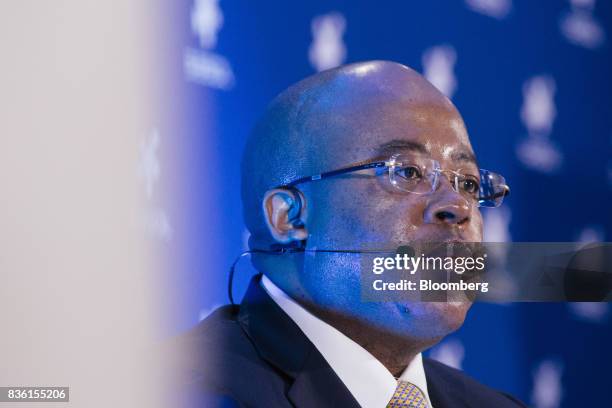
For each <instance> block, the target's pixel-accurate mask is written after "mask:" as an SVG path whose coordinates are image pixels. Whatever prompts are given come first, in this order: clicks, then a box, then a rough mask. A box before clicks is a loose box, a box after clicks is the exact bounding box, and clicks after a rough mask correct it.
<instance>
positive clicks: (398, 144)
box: [379, 140, 430, 154]
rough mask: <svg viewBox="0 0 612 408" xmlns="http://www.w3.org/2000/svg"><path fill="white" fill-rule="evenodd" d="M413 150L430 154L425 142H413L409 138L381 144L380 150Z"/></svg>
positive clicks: (385, 151)
mask: <svg viewBox="0 0 612 408" xmlns="http://www.w3.org/2000/svg"><path fill="white" fill-rule="evenodd" d="M398 149H401V150H413V151H416V152H419V153H423V154H430V153H429V150H428V149H427V148H426V147H425V145H424V144H421V143H418V142H411V141H409V140H391V141H390V142H387V143H383V144H382V145H380V147H379V150H380V151H381V152H383V153H387V152H393V151H395V150H398Z"/></svg>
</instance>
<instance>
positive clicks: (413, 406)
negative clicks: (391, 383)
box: [387, 380, 428, 408]
mask: <svg viewBox="0 0 612 408" xmlns="http://www.w3.org/2000/svg"><path fill="white" fill-rule="evenodd" d="M427 407H428V405H427V400H426V399H425V395H424V394H423V391H421V390H420V389H419V387H417V386H416V385H414V384H412V383H409V382H408V381H401V380H400V381H398V382H397V388H396V389H395V392H394V393H393V397H392V398H391V401H389V403H388V404H387V408H427Z"/></svg>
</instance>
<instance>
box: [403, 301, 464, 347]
mask: <svg viewBox="0 0 612 408" xmlns="http://www.w3.org/2000/svg"><path fill="white" fill-rule="evenodd" d="M471 305H472V304H471V303H470V302H468V301H456V302H419V303H410V304H404V305H401V306H399V307H400V308H402V309H403V312H404V315H405V316H404V318H405V319H406V326H407V327H406V329H407V331H408V332H409V336H410V337H414V338H419V339H423V340H426V339H431V340H434V339H441V338H442V337H445V336H447V335H448V334H450V333H452V332H454V331H455V330H457V329H459V328H460V327H461V325H463V322H464V321H465V316H466V314H467V311H468V310H469V308H470V306H471Z"/></svg>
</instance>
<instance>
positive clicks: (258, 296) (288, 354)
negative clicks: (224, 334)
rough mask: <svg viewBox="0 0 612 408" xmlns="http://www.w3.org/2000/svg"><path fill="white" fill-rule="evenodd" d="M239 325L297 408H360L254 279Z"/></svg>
mask: <svg viewBox="0 0 612 408" xmlns="http://www.w3.org/2000/svg"><path fill="white" fill-rule="evenodd" d="M238 322H239V324H240V326H241V327H242V329H243V330H244V332H245V333H246V335H247V336H248V337H249V338H250V339H251V341H252V342H253V344H254V345H255V348H256V349H257V351H258V352H259V354H260V356H261V357H262V358H263V359H265V360H266V361H268V363H270V364H271V365H273V366H274V367H276V368H277V369H278V370H280V371H281V372H282V373H283V374H284V375H286V376H287V377H288V379H289V381H290V387H289V389H288V392H287V397H288V398H289V399H290V401H291V402H292V403H293V404H294V405H295V406H297V407H312V406H316V407H335V406H341V407H359V404H358V403H357V401H355V399H354V397H353V396H352V394H351V393H350V392H349V390H348V389H347V388H346V386H345V385H344V383H343V382H342V381H341V380H340V378H338V376H337V375H336V373H335V372H334V370H333V369H332V368H331V367H330V366H329V364H328V363H327V361H325V359H324V358H323V356H322V355H321V353H319V351H318V350H317V349H316V347H315V346H314V345H313V344H312V343H311V342H310V340H308V338H307V337H306V335H305V334H304V333H303V332H302V331H301V330H300V328H299V327H298V326H297V325H296V324H295V322H294V321H293V320H291V318H290V317H289V316H288V315H287V314H286V313H285V312H284V311H283V310H282V309H281V308H280V307H279V306H278V305H277V304H276V303H275V302H274V301H273V300H272V299H271V298H270V296H269V295H268V294H267V293H266V291H265V290H264V289H263V288H262V287H261V275H257V276H255V277H253V279H252V280H251V283H250V285H249V288H248V290H247V293H246V295H245V296H244V299H243V301H242V303H241V305H240V312H239V314H238Z"/></svg>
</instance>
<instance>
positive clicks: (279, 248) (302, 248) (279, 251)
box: [227, 240, 395, 306]
mask: <svg viewBox="0 0 612 408" xmlns="http://www.w3.org/2000/svg"><path fill="white" fill-rule="evenodd" d="M298 252H306V253H327V254H392V253H395V251H381V250H359V249H306V240H303V241H292V242H290V243H289V244H274V245H272V246H271V247H270V249H249V250H248V251H244V252H242V253H241V254H240V255H238V256H237V257H236V259H234V262H232V266H230V270H229V277H228V282H227V295H228V297H229V301H230V303H231V305H232V306H236V303H234V295H233V293H232V288H233V285H234V274H235V270H236V265H237V264H238V262H240V260H241V259H242V258H243V257H244V256H246V255H250V254H266V255H287V254H295V253H298Z"/></svg>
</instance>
